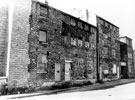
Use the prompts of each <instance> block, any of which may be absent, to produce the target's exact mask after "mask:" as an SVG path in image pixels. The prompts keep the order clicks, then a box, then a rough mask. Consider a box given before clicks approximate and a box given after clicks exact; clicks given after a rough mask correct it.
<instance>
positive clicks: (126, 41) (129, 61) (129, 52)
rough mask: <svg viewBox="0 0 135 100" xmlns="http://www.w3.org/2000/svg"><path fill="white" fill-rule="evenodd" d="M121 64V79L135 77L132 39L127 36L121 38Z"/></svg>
mask: <svg viewBox="0 0 135 100" xmlns="http://www.w3.org/2000/svg"><path fill="white" fill-rule="evenodd" d="M120 52H121V53H120V54H121V59H120V61H121V62H120V64H121V77H122V78H130V77H133V76H134V56H133V48H132V39H131V38H129V37H127V36H125V37H120Z"/></svg>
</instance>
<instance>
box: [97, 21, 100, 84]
mask: <svg viewBox="0 0 135 100" xmlns="http://www.w3.org/2000/svg"><path fill="white" fill-rule="evenodd" d="M96 58H97V65H96V66H97V68H96V69H97V82H99V81H100V76H99V75H100V71H99V63H100V62H99V60H100V59H99V32H98V23H97V33H96Z"/></svg>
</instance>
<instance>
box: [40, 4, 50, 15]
mask: <svg viewBox="0 0 135 100" xmlns="http://www.w3.org/2000/svg"><path fill="white" fill-rule="evenodd" d="M48 13H49V12H48V8H47V7H44V6H40V15H41V16H44V17H48Z"/></svg>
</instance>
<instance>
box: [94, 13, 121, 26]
mask: <svg viewBox="0 0 135 100" xmlns="http://www.w3.org/2000/svg"><path fill="white" fill-rule="evenodd" d="M96 16H97V17H98V18H100V19H102V20H104V21H106V22H107V23H109V24H111V25H113V26H115V27H117V28H119V27H118V26H116V25H114V24H113V23H111V22H109V21H107V20H105V19H104V18H102V17H100V16H98V15H96Z"/></svg>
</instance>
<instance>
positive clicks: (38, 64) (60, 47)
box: [28, 2, 97, 85]
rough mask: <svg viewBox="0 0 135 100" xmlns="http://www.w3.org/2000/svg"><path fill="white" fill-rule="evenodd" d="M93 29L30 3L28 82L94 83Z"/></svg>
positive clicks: (94, 37)
mask: <svg viewBox="0 0 135 100" xmlns="http://www.w3.org/2000/svg"><path fill="white" fill-rule="evenodd" d="M96 33H97V29H96V27H94V26H92V25H90V24H88V23H86V22H84V21H82V20H80V19H79V18H76V17H73V16H71V15H69V14H66V13H64V12H61V11H59V10H57V9H54V8H52V7H50V6H48V5H46V4H43V3H40V2H33V3H32V12H31V15H30V34H29V39H28V43H29V58H30V64H29V65H28V72H29V74H30V77H29V81H30V82H36V84H37V85H41V84H43V83H44V82H48V81H49V82H54V81H71V80H72V81H74V80H86V79H88V80H96Z"/></svg>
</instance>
